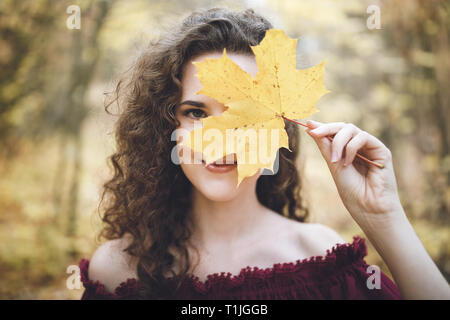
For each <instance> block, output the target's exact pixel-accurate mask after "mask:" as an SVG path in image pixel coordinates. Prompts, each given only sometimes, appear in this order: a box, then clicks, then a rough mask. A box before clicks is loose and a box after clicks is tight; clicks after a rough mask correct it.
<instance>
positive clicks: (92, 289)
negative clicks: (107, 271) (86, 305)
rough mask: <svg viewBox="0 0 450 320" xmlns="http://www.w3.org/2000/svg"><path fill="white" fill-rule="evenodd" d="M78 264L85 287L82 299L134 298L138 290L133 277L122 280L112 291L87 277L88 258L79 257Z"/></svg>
mask: <svg viewBox="0 0 450 320" xmlns="http://www.w3.org/2000/svg"><path fill="white" fill-rule="evenodd" d="M78 266H79V267H80V276H81V282H82V283H83V285H84V287H85V289H86V290H85V292H84V294H83V297H82V299H98V300H100V299H112V300H116V299H135V298H136V295H137V292H138V285H139V283H138V281H137V280H136V279H134V278H129V279H127V280H126V281H124V282H122V283H121V284H120V285H119V286H117V288H116V289H115V290H114V292H113V293H112V292H110V291H108V289H106V288H105V286H104V285H103V284H102V283H100V281H93V280H90V279H89V275H88V270H89V260H87V259H81V261H80V262H79V264H78Z"/></svg>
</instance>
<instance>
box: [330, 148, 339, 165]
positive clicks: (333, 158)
mask: <svg viewBox="0 0 450 320" xmlns="http://www.w3.org/2000/svg"><path fill="white" fill-rule="evenodd" d="M338 158H339V157H338V154H337V152H336V151H333V154H332V155H331V162H337V161H338Z"/></svg>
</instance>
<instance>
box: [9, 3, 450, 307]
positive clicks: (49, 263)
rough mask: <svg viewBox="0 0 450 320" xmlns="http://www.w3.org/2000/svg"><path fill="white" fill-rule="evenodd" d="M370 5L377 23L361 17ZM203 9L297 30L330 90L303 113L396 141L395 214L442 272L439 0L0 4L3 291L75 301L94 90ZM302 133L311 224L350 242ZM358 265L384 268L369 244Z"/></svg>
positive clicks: (447, 235)
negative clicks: (76, 18)
mask: <svg viewBox="0 0 450 320" xmlns="http://www.w3.org/2000/svg"><path fill="white" fill-rule="evenodd" d="M70 5H79V6H80V8H81V29H80V30H77V29H74V30H70V29H68V28H67V26H66V20H67V18H68V17H69V14H68V13H66V9H67V7H68V6H70ZM370 5H377V6H379V8H380V9H381V10H380V13H381V16H380V18H381V29H369V28H368V27H367V24H366V21H367V19H368V18H369V17H370V16H371V14H372V13H367V8H368V7H369V6H370ZM213 6H223V7H228V8H231V9H236V10H242V9H244V8H248V7H252V8H254V9H255V10H256V11H257V12H259V13H260V14H262V15H264V16H266V17H267V18H268V19H269V20H271V21H272V23H273V24H274V26H275V28H281V29H284V30H285V31H286V32H287V34H288V35H289V36H290V37H291V38H299V39H300V40H299V44H298V49H297V50H298V67H299V68H300V67H303V68H304V67H311V66H313V65H315V64H317V63H319V62H321V61H323V60H326V61H327V65H326V85H327V87H328V89H329V90H330V91H331V93H329V94H328V95H326V96H325V97H324V98H322V99H321V101H320V103H319V105H318V109H319V110H320V112H319V113H317V114H315V115H314V116H313V117H312V118H313V119H315V120H318V121H323V122H332V121H344V122H352V123H354V124H355V125H357V126H358V127H360V128H362V129H363V130H366V131H368V132H370V133H371V134H373V135H375V136H377V137H379V138H380V139H381V140H382V141H383V142H384V143H385V144H386V145H387V146H388V147H389V148H390V149H391V150H392V153H393V155H394V166H395V171H396V176H397V182H398V184H399V192H400V196H401V200H402V203H403V206H404V208H405V211H406V212H407V215H408V217H409V219H410V221H411V223H412V224H413V226H414V228H415V230H416V232H417V234H418V235H419V237H420V239H421V240H422V241H423V243H424V245H425V246H426V248H427V250H428V252H429V253H430V255H431V256H432V258H433V259H434V261H435V262H436V263H437V265H438V266H439V268H440V270H441V271H442V273H443V274H444V275H445V277H446V278H447V279H450V241H449V240H450V224H449V220H450V219H449V211H450V210H449V207H450V187H449V179H450V153H449V152H450V113H449V105H450V90H449V88H450V40H449V35H450V18H449V13H450V2H449V1H438V0H397V1H375V0H373V1H358V0H347V1H333V0H321V1H318V0H310V1H309V0H308V1H307V0H297V1H288V0H265V1H256V0H252V1H206V0H204V1H202V0H178V1H168V0H126V1H125V0H116V1H114V0H110V1H100V0H83V1H82V0H80V1H76V0H71V1H66V0H58V1H56V0H21V1H16V0H2V1H0V298H3V299H78V298H80V296H81V293H82V291H83V289H80V290H69V289H68V288H67V287H66V279H67V278H68V277H69V274H68V273H66V269H67V268H68V266H70V265H77V264H78V261H79V260H80V259H81V258H90V257H91V255H92V253H93V251H94V250H95V248H96V247H97V246H98V245H99V244H98V243H97V242H96V240H95V236H96V235H97V233H98V231H99V229H100V227H101V224H100V219H99V217H98V213H97V207H98V204H99V197H100V193H101V187H102V184H103V182H104V181H105V179H107V178H108V177H109V175H110V171H109V168H108V166H107V162H106V158H107V156H108V155H110V154H111V153H112V152H113V151H114V140H113V128H114V127H113V125H114V122H115V120H116V119H117V117H115V116H110V115H108V114H106V112H105V111H104V107H103V105H104V92H108V91H111V89H112V88H113V85H114V83H115V82H116V81H117V80H118V79H119V77H120V76H121V75H122V74H123V72H125V71H126V70H127V68H128V67H129V66H130V65H131V63H132V62H133V60H134V59H135V57H136V56H137V54H138V53H139V50H140V49H141V48H143V47H145V46H146V45H147V43H148V42H149V40H150V39H152V38H154V37H157V36H158V35H159V33H160V31H161V30H162V29H161V28H163V27H165V26H166V28H167V26H170V25H171V24H172V23H177V22H179V21H180V19H181V18H184V17H185V16H187V15H189V14H190V13H191V12H192V11H193V10H195V9H199V8H210V7H213ZM301 131H302V130H301ZM302 141H303V145H302V156H301V158H300V161H302V163H304V170H305V171H304V173H305V175H304V178H305V180H306V182H305V188H306V190H305V191H306V195H307V199H308V202H309V207H310V209H311V211H312V213H311V219H310V221H313V222H320V223H324V224H326V225H328V226H330V227H332V228H334V229H336V230H337V231H338V232H339V233H340V234H341V235H342V236H343V237H344V238H345V239H346V240H348V241H351V240H352V236H353V235H357V234H359V235H363V234H362V232H361V230H360V229H359V227H358V226H357V225H356V224H355V223H354V222H353V221H352V219H351V217H350V215H349V214H348V212H347V211H346V209H345V207H344V206H343V205H342V202H341V200H340V198H339V195H338V193H337V190H336V187H335V185H334V183H333V180H332V178H331V175H330V173H329V171H328V168H327V166H326V164H325V162H324V160H323V159H322V158H321V155H320V153H319V151H318V150H317V147H316V146H315V144H314V143H313V141H312V140H311V138H310V137H309V136H308V135H306V134H304V133H302ZM303 161H304V162H303ZM367 261H368V262H369V263H371V264H377V265H379V266H381V267H382V270H383V271H384V272H387V273H388V274H389V272H388V270H387V269H386V266H385V265H384V264H383V262H382V261H381V259H380V257H379V256H378V254H377V253H376V251H375V249H374V248H373V247H372V246H371V245H370V243H369V255H368V257H367ZM405 267H406V266H405Z"/></svg>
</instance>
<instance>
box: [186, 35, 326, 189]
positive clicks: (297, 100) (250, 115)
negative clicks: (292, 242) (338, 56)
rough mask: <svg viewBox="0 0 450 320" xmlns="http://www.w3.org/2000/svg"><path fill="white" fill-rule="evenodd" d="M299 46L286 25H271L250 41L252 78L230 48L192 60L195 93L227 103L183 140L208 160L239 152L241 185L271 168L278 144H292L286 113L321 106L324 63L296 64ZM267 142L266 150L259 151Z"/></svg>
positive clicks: (302, 113)
mask: <svg viewBox="0 0 450 320" xmlns="http://www.w3.org/2000/svg"><path fill="white" fill-rule="evenodd" d="M296 46H297V40H296V39H291V38H289V37H287V36H286V34H285V33H284V31H282V30H275V29H271V30H268V31H267V32H266V35H265V37H264V39H263V40H262V41H261V43H260V44H259V45H257V46H252V50H253V53H254V54H255V59H256V64H257V68H258V73H257V74H256V75H255V77H254V78H252V77H251V75H250V74H248V73H247V72H245V71H244V70H242V69H241V68H240V67H239V66H238V65H237V64H236V63H234V61H232V60H231V59H230V58H229V57H228V55H227V54H226V49H225V50H224V52H223V55H222V57H221V58H219V59H204V60H203V61H201V62H193V63H194V64H195V66H196V67H197V77H198V78H199V79H200V82H201V84H202V89H201V90H200V91H199V92H197V94H203V95H206V96H209V97H211V98H213V99H215V100H217V101H219V102H221V103H222V104H224V105H225V106H227V107H228V108H227V109H226V110H225V111H224V112H223V113H222V114H221V115H220V116H211V117H208V118H205V119H202V120H201V121H202V127H201V128H196V129H194V130H192V131H191V132H190V134H189V137H188V139H186V140H184V141H183V142H181V145H185V146H188V147H190V148H191V149H192V150H193V151H197V152H202V153H203V155H204V158H205V162H206V163H207V164H209V163H212V162H214V161H216V160H218V159H221V158H223V157H225V156H226V155H228V154H233V153H234V154H236V155H237V170H238V181H237V184H238V185H239V184H240V183H241V181H242V180H243V179H244V178H245V177H248V176H252V175H254V174H256V173H257V172H258V170H259V168H263V169H264V168H267V169H269V170H271V171H272V172H273V164H274V161H275V158H276V154H277V151H278V149H279V148H282V147H283V148H287V149H289V141H288V136H287V133H286V130H285V129H284V127H285V123H284V119H283V118H282V117H283V116H284V117H286V118H290V119H303V118H306V117H308V116H310V115H311V114H313V113H315V112H318V110H317V109H316V108H315V104H316V103H317V101H318V100H319V99H320V97H321V96H323V95H324V94H325V93H327V92H328V90H326V89H325V86H324V83H323V77H324V64H325V63H324V62H322V63H321V64H319V65H317V66H315V67H312V68H309V69H303V70H297V69H296ZM211 129H214V130H216V131H214V132H216V133H220V134H221V135H222V137H224V140H225V142H224V141H221V140H220V139H214V140H213V141H207V140H208V138H206V139H205V136H204V133H205V132H207V131H208V130H211ZM217 130H218V131H217ZM230 132H231V133H230ZM252 132H254V133H255V134H252ZM275 132H276V133H277V134H278V135H276V134H275ZM263 133H264V134H263ZM272 135H273V136H275V138H273V139H272ZM219 136H220V135H219ZM255 136H256V140H257V141H256V142H255ZM199 137H200V143H199V140H198V139H199ZM210 138H211V135H210V137H209V139H210ZM210 140H211V139H210ZM230 140H232V141H230ZM263 147H265V151H264V152H261V150H262V148H263ZM267 150H268V151H267ZM255 153H256V155H257V157H256V158H257V159H256V161H254V158H255V157H254V156H255Z"/></svg>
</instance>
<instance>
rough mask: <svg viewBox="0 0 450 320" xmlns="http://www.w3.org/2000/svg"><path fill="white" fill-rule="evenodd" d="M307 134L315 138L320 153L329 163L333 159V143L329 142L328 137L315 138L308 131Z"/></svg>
mask: <svg viewBox="0 0 450 320" xmlns="http://www.w3.org/2000/svg"><path fill="white" fill-rule="evenodd" d="M306 132H307V133H308V134H309V135H310V136H311V138H313V140H314V141H315V142H316V144H317V147H318V148H319V150H320V153H321V154H322V156H323V157H324V159H325V160H326V161H327V162H329V161H330V159H331V141H330V140H328V138H326V137H316V136H313V135H312V134H311V133H310V132H309V130H308V129H307V130H306Z"/></svg>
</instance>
